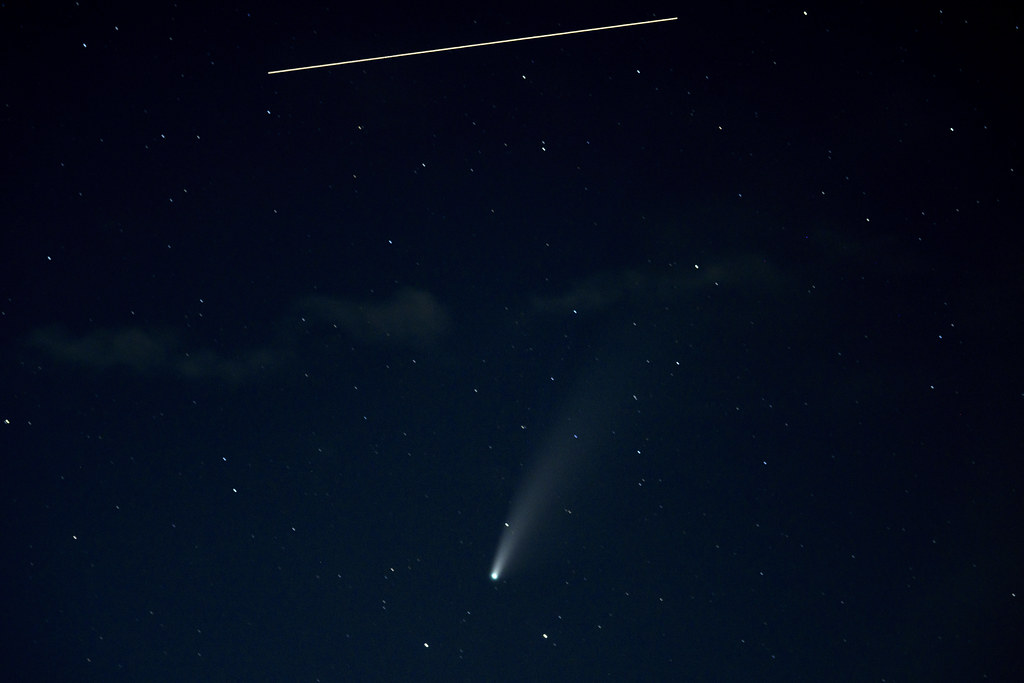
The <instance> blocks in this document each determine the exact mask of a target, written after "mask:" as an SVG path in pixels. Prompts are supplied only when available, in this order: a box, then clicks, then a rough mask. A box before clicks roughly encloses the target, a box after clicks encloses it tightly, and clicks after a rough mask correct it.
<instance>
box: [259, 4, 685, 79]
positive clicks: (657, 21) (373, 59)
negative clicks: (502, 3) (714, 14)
mask: <svg viewBox="0 0 1024 683" xmlns="http://www.w3.org/2000/svg"><path fill="white" fill-rule="evenodd" d="M678 18H679V17H668V18H667V19H649V20H647V21H633V22H630V23H628V24H614V25H612V26H596V27H594V28H580V29H576V30H575V31H559V32H557V33H543V34H541V35H537V36H523V37H522V38H506V39H504V40H491V41H488V42H486V43H470V44H468V45H453V46H451V47H438V48H434V49H433V50H417V51H415V52H400V53H398V54H394V55H384V56H382V57H364V58H362V59H350V60H348V61H345V62H330V63H328V64H313V65H311V66H296V67H292V68H290V69H277V70H275V71H268V72H267V75H268V76H273V75H274V74H286V73H291V72H293V71H309V70H311V69H326V68H328V67H332V66H345V65H347V64H362V63H365V62H379V61H381V60H384V59H398V58H399V57H415V56H417V55H429V54H433V53H435V52H452V51H454V50H468V49H470V48H474V47H489V46H491V45H504V44H506V43H520V42H522V41H524V40H540V39H541V38H557V37H559V36H572V35H576V34H578V33H593V32H594V31H610V30H612V29H615V28H630V27H633V26H648V25H650V24H661V23H664V22H666V21H675V20H677V19H678Z"/></svg>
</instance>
